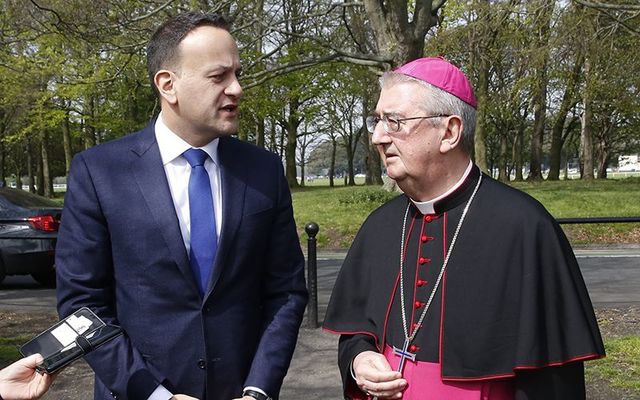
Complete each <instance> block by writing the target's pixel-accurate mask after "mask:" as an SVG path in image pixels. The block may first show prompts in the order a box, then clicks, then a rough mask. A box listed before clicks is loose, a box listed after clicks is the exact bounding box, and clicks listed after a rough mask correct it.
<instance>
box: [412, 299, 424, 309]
mask: <svg viewBox="0 0 640 400" xmlns="http://www.w3.org/2000/svg"><path fill="white" fill-rule="evenodd" d="M413 305H414V306H415V307H416V308H420V307H422V306H423V305H424V303H423V302H421V301H418V300H416V302H415V303H413Z"/></svg>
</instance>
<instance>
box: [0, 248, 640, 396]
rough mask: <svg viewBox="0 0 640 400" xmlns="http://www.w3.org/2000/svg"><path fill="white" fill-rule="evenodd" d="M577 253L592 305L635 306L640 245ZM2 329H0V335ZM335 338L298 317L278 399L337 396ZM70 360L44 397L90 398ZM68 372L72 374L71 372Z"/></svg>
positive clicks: (31, 292)
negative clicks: (295, 339) (295, 338)
mask: <svg viewBox="0 0 640 400" xmlns="http://www.w3.org/2000/svg"><path fill="white" fill-rule="evenodd" d="M344 256H345V253H344V252H335V253H320V254H319V255H318V316H319V319H320V320H322V318H323V317H324V314H325V311H326V307H327V303H328V301H329V295H330V292H331V289H332V287H333V283H334V281H335V277H336V275H337V272H338V270H339V267H340V264H341V262H342V260H343V259H344ZM576 256H577V257H578V262H579V264H580V268H581V270H582V273H583V275H584V278H585V282H586V284H587V288H588V289H589V293H590V295H591V299H592V301H593V303H594V305H595V306H596V307H615V306H621V305H640V247H637V248H624V249H603V250H594V249H591V250H577V251H576ZM2 309H5V310H7V309H9V310H24V311H26V312H28V311H30V310H32V311H53V310H54V309H55V291H54V290H53V289H43V288H41V287H40V286H39V285H38V284H37V283H36V282H35V281H33V280H32V279H30V278H29V277H9V278H7V279H6V280H5V282H3V284H2V285H0V310H2ZM1 335H2V333H1V332H0V336H1ZM336 359H337V337H336V336H334V335H330V334H327V333H325V332H323V331H322V330H320V329H312V328H309V327H308V326H307V321H306V319H305V321H304V322H303V327H302V329H301V331H300V335H299V339H298V345H297V348H296V352H295V354H294V358H293V361H292V365H291V368H290V369H289V374H288V375H287V377H286V378H285V382H284V385H283V388H282V392H281V396H280V398H281V399H282V400H299V399H308V398H322V399H339V398H341V390H340V376H339V372H338V371H337V368H336ZM81 365H82V364H75V365H74V367H75V369H74V370H72V371H73V374H72V373H71V372H70V371H67V374H63V376H61V377H60V378H59V380H58V382H57V383H56V386H55V387H54V388H53V389H52V390H51V391H50V393H49V394H48V395H47V396H46V397H45V400H53V399H56V400H66V399H68V400H84V399H88V398H90V397H91V388H92V380H91V379H92V377H91V374H90V370H88V369H87V368H83V367H81ZM71 375H72V376H71Z"/></svg>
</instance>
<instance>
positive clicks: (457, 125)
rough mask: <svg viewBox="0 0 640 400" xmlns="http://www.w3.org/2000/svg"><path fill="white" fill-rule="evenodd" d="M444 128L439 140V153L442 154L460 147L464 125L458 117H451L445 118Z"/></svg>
mask: <svg viewBox="0 0 640 400" xmlns="http://www.w3.org/2000/svg"><path fill="white" fill-rule="evenodd" d="M445 128H446V129H445V131H444V134H443V135H442V139H441V140H440V153H442V154H444V153H447V152H449V151H451V150H453V149H454V148H456V147H457V146H459V145H460V142H461V141H462V132H463V130H464V124H463V123H462V119H461V118H460V117H459V116H457V115H452V116H450V117H447V121H446V127H445Z"/></svg>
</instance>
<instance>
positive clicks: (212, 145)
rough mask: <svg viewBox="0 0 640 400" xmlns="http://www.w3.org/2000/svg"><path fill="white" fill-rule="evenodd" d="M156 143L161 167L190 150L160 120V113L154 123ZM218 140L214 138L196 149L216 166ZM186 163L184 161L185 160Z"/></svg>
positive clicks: (189, 146) (187, 144) (188, 145)
mask: <svg viewBox="0 0 640 400" xmlns="http://www.w3.org/2000/svg"><path fill="white" fill-rule="evenodd" d="M155 132H156V141H157V142H158V148H159V149H160V157H161V158H162V165H167V164H169V163H170V162H172V161H173V160H175V159H176V158H178V157H180V156H181V155H182V153H184V152H185V151H187V150H189V149H191V148H192V147H193V146H191V145H190V144H189V143H187V142H185V141H184V140H183V139H182V138H181V137H180V136H178V135H176V134H175V132H173V131H172V130H171V129H169V127H168V126H167V125H165V123H164V121H163V120H162V113H160V115H158V118H157V119H156V123H155ZM219 141H220V140H219V138H215V139H213V140H212V141H210V142H209V143H207V144H206V145H204V146H202V147H198V148H199V149H202V150H204V151H205V152H206V153H207V154H208V155H209V157H210V158H211V161H213V163H214V164H216V165H219V164H218V142H219ZM185 161H186V160H185Z"/></svg>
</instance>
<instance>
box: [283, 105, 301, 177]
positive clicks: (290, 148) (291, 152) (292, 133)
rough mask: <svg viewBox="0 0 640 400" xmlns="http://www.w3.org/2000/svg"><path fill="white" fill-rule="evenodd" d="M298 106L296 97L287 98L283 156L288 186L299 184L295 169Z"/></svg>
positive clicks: (298, 123) (298, 121)
mask: <svg viewBox="0 0 640 400" xmlns="http://www.w3.org/2000/svg"><path fill="white" fill-rule="evenodd" d="M299 106H300V104H299V102H298V99H297V98H296V97H292V98H291V99H290V100H289V117H288V118H287V123H286V133H287V144H286V149H285V154H284V157H285V160H286V168H285V172H286V175H287V182H288V183H289V187H290V188H294V187H298V186H300V185H299V184H298V178H297V171H296V146H297V144H298V140H297V139H298V125H300V119H299V117H298V116H297V113H298V108H299Z"/></svg>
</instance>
